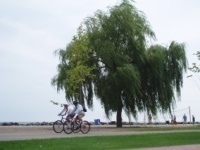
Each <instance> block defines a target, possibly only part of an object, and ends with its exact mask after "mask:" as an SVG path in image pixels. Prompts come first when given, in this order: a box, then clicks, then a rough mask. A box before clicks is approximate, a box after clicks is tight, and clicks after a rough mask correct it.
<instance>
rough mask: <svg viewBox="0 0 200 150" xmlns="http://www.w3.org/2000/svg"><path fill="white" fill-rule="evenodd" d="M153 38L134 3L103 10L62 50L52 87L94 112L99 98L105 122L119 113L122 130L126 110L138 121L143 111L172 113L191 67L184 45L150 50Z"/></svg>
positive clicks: (157, 47)
mask: <svg viewBox="0 0 200 150" xmlns="http://www.w3.org/2000/svg"><path fill="white" fill-rule="evenodd" d="M155 39H156V38H155V34H154V32H153V31H152V29H151V26H150V24H149V22H148V21H147V20H146V17H145V15H144V14H143V13H142V12H141V11H139V10H137V9H136V8H135V7H134V6H133V5H132V3H131V2H130V1H128V0H122V2H121V3H120V4H119V5H115V6H113V7H110V8H109V9H108V11H107V12H103V11H100V10H99V11H97V12H96V13H95V14H94V16H92V17H88V18H86V19H85V21H84V23H83V26H80V28H79V29H78V34H77V36H75V37H74V39H73V40H72V42H71V43H70V44H69V45H68V47H67V48H66V50H60V51H59V55H60V58H61V59H60V61H61V63H60V64H59V65H58V75H57V76H56V77H54V78H53V79H52V84H53V85H57V89H58V90H61V89H63V88H64V89H65V91H66V97H67V98H68V99H73V98H74V97H75V98H77V97H78V96H79V98H80V99H84V98H85V99H86V100H87V104H88V105H89V106H90V107H92V104H93V101H92V97H93V93H95V95H96V97H97V98H98V99H99V100H100V102H101V104H102V105H103V107H104V110H105V113H106V115H107V117H110V115H112V112H117V126H118V127H121V126H122V122H121V113H122V110H124V111H125V112H126V114H127V116H130V115H133V116H134V117H135V118H137V113H138V112H142V111H147V112H148V113H153V114H154V115H156V114H157V112H158V111H162V112H165V111H171V109H172V107H174V104H175V102H176V101H175V100H176V99H175V97H176V96H175V92H176V94H177V96H178V98H180V95H181V87H182V86H183V73H184V71H186V68H187V59H186V54H185V45H184V43H177V42H175V41H172V42H171V43H170V45H169V46H168V47H164V46H161V45H149V42H148V41H151V40H155ZM80 91H81V92H80ZM93 91H94V92H93ZM174 91H175V92H174ZM81 95H82V97H81Z"/></svg>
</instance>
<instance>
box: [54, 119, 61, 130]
mask: <svg viewBox="0 0 200 150" xmlns="http://www.w3.org/2000/svg"><path fill="white" fill-rule="evenodd" d="M53 130H54V131H55V132H56V133H61V132H62V131H63V123H62V121H61V120H57V121H55V122H54V123H53Z"/></svg>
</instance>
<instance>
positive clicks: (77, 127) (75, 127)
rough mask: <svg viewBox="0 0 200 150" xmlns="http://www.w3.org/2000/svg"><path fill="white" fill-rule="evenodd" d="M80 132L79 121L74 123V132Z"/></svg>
mask: <svg viewBox="0 0 200 150" xmlns="http://www.w3.org/2000/svg"><path fill="white" fill-rule="evenodd" d="M80 130H81V128H80V122H78V121H75V122H72V131H73V132H74V133H78V132H79V131H80Z"/></svg>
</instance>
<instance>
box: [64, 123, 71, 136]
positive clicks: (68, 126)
mask: <svg viewBox="0 0 200 150" xmlns="http://www.w3.org/2000/svg"><path fill="white" fill-rule="evenodd" d="M63 130H64V132H65V133H66V134H70V133H72V125H71V122H70V121H65V122H64V124H63Z"/></svg>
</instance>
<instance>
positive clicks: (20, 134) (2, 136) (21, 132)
mask: <svg viewBox="0 0 200 150" xmlns="http://www.w3.org/2000/svg"><path fill="white" fill-rule="evenodd" d="M190 131H191V130H190ZM165 132H166V131H165ZM167 132H181V131H167ZM184 132H187V131H184ZM193 132H200V131H196V130H194V131H193ZM147 133H155V131H142V132H141V131H130V130H129V128H116V127H115V126H105V125H104V126H101V125H99V126H94V125H92V126H91V129H90V132H89V133H88V134H82V133H81V132H79V133H72V134H65V133H64V132H62V133H55V132H54V131H53V129H52V126H0V141H11V140H27V139H45V138H70V137H82V136H103V135H128V134H129V135H130V134H147ZM156 133H163V131H156ZM145 150H200V145H184V146H173V147H161V148H147V149H145Z"/></svg>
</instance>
